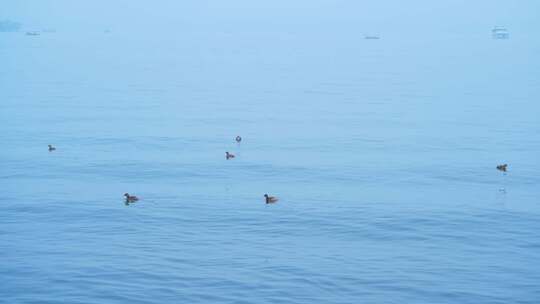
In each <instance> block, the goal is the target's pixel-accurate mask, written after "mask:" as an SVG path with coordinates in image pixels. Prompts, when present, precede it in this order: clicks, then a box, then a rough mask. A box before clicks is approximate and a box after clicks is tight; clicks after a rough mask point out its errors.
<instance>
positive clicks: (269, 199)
mask: <svg viewBox="0 0 540 304" xmlns="http://www.w3.org/2000/svg"><path fill="white" fill-rule="evenodd" d="M264 197H265V198H266V203H267V204H272V203H275V202H277V201H278V200H279V199H278V198H277V197H275V196H268V194H265V195H264Z"/></svg>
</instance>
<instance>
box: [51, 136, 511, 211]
mask: <svg viewBox="0 0 540 304" xmlns="http://www.w3.org/2000/svg"><path fill="white" fill-rule="evenodd" d="M235 140H236V142H237V143H240V142H241V141H242V137H240V136H236V138H235ZM55 150H56V148H55V147H53V145H49V152H51V151H55ZM234 157H235V156H234V154H232V153H229V152H225V158H226V159H227V160H229V159H231V158H234ZM505 166H506V165H505ZM497 168H498V167H497ZM504 171H506V169H505V170H504ZM124 197H125V198H126V201H125V203H126V205H129V204H131V203H135V202H137V201H138V200H139V198H138V197H137V196H135V195H130V194H129V193H124ZM264 198H265V201H266V203H267V204H273V203H276V202H277V201H278V200H279V199H278V198H277V197H275V196H270V195H268V194H265V195H264Z"/></svg>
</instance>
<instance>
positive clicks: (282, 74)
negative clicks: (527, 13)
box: [0, 29, 540, 304]
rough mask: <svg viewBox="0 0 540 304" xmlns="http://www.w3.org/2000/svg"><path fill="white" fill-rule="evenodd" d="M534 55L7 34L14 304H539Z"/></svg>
mask: <svg viewBox="0 0 540 304" xmlns="http://www.w3.org/2000/svg"><path fill="white" fill-rule="evenodd" d="M478 33H481V34H478ZM484 34H485V35H484ZM539 53H540V43H539V42H538V39H536V40H534V39H532V38H531V37H529V36H520V35H519V34H518V33H513V35H512V36H511V39H509V40H504V41H502V40H492V39H491V36H490V32H489V29H485V33H482V31H477V32H472V33H467V32H461V33H441V34H440V35H426V36H423V35H420V36H414V37H410V39H403V37H402V36H401V34H399V33H395V34H392V33H387V35H384V36H382V37H381V39H379V40H365V39H363V37H362V36H361V35H358V36H352V35H349V34H347V35H345V34H340V33H339V32H338V33H333V32H324V31H323V32H315V31H308V30H305V31H294V30H291V31H289V32H281V31H272V30H267V31H264V32H256V31H249V30H244V31H234V30H227V29H223V30H204V29H201V30H195V29H191V30H189V31H183V32H180V33H174V34H172V35H171V36H165V37H164V36H163V35H159V36H154V35H151V34H147V35H143V36H141V35H140V34H137V33H133V32H122V31H116V32H115V31H113V32H111V33H102V32H100V31H96V32H89V33H85V34H84V39H82V38H81V36H80V35H73V34H72V33H64V32H62V31H60V30H59V31H58V32H57V33H42V34H41V35H40V36H32V37H29V36H25V35H23V34H21V33H1V35H0V61H1V71H0V126H1V130H0V142H1V143H2V147H1V149H0V189H1V195H0V261H1V262H0V278H1V280H0V281H1V283H0V302H2V303H105V304H108V303H111V304H112V303H133V304H135V303H310V304H312V303H426V304H428V303H429V304H433V303H461V304H465V303H471V304H480V303H489V304H493V303H501V304H502V303H504V304H507V303H531V304H532V303H539V302H540V263H538V261H539V260H540V234H539V233H538V232H539V231H540V206H539V197H540V176H539V175H538V172H540V158H539V155H540V137H539V134H540V119H539V117H540V115H539V114H540V107H539V106H538V101H539V100H540V82H539V80H538V79H540V78H539V76H540V59H539V58H540V57H539V56H538V54H539ZM237 135H241V136H242V137H243V141H242V142H241V143H240V144H237V143H236V142H235V141H234V138H235V137H236V136H237ZM48 144H53V145H54V146H56V147H57V150H56V151H53V152H49V151H47V145H48ZM225 151H229V152H231V153H234V154H236V158H235V159H233V160H228V161H227V160H225ZM501 163H508V164H509V170H508V172H507V174H503V173H502V172H499V171H497V170H496V169H495V166H496V165H498V164H501ZM125 192H129V193H131V194H134V195H137V196H139V197H140V198H141V200H140V201H139V202H137V203H134V204H130V205H126V204H125V203H124V200H123V194H124V193H125ZM265 193H269V194H271V195H276V196H278V197H279V198H280V201H279V202H278V203H277V204H273V205H266V204H265V203H264V198H263V195H264V194H265Z"/></svg>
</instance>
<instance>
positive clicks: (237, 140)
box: [236, 135, 242, 143]
mask: <svg viewBox="0 0 540 304" xmlns="http://www.w3.org/2000/svg"><path fill="white" fill-rule="evenodd" d="M241 141H242V137H240V135H238V136H236V142H237V143H240V142H241Z"/></svg>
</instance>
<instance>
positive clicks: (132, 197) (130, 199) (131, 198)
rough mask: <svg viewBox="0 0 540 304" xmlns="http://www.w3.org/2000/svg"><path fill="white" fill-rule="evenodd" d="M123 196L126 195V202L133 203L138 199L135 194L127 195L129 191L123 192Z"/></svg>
mask: <svg viewBox="0 0 540 304" xmlns="http://www.w3.org/2000/svg"><path fill="white" fill-rule="evenodd" d="M124 196H125V197H126V203H134V202H136V201H138V200H139V198H138V197H136V196H135V195H129V193H124Z"/></svg>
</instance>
